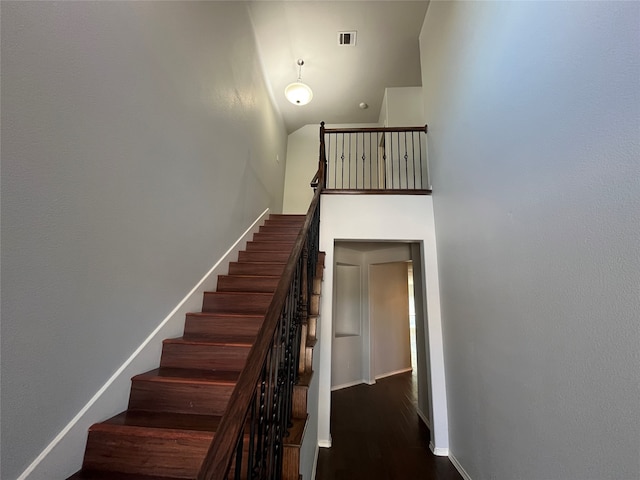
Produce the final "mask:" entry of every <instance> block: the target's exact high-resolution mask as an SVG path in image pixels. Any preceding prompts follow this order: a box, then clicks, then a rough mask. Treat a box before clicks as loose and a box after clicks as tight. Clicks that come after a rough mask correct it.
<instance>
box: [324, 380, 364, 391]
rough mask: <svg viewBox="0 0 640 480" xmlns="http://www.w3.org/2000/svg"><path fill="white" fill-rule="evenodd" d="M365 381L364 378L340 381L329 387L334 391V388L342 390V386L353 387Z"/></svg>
mask: <svg viewBox="0 0 640 480" xmlns="http://www.w3.org/2000/svg"><path fill="white" fill-rule="evenodd" d="M363 383H366V382H365V381H364V380H354V381H353V382H348V383H342V384H340V385H334V386H333V387H331V391H332V392H335V391H336V390H342V389H343V388H349V387H355V386H356V385H362V384H363Z"/></svg>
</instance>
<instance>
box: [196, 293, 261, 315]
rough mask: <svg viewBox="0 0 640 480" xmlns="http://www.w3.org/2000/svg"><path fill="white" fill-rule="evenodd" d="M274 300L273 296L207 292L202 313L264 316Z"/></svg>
mask: <svg viewBox="0 0 640 480" xmlns="http://www.w3.org/2000/svg"><path fill="white" fill-rule="evenodd" d="M272 298H273V295H270V294H260V293H246V294H233V293H227V292H205V293H204V300H203V302H202V311H203V312H206V313H237V314H247V315H264V313H265V312H266V311H267V308H268V307H269V304H270V303H271V299H272Z"/></svg>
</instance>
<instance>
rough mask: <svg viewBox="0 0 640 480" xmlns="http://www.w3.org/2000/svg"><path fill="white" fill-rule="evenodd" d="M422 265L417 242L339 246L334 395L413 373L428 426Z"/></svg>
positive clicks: (336, 252) (334, 316) (334, 315)
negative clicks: (406, 373)
mask: <svg viewBox="0 0 640 480" xmlns="http://www.w3.org/2000/svg"><path fill="white" fill-rule="evenodd" d="M414 260H415V261H414ZM421 261H422V259H421V249H420V244H419V243H417V242H406V241H395V242H390V241H384V242H373V241H372V242H355V241H337V242H335V245H334V267H333V269H334V283H333V302H332V305H333V312H332V323H333V325H332V332H333V334H332V339H331V342H332V347H331V390H332V391H335V390H340V389H343V388H346V387H351V386H354V385H358V384H362V383H365V384H369V385H372V384H374V383H376V381H377V380H380V379H382V378H385V377H388V376H392V375H396V374H400V373H405V372H409V371H411V372H412V374H413V375H414V376H415V384H416V385H417V392H416V395H417V398H418V403H417V405H416V407H417V409H418V412H419V415H420V417H421V418H422V419H423V420H424V422H425V423H426V424H427V425H430V422H429V418H430V416H431V414H430V411H429V408H430V400H429V383H428V379H429V372H428V360H427V359H428V355H427V352H426V341H425V338H426V337H425V336H426V314H425V312H424V305H425V301H424V283H423V280H422V278H415V277H416V276H418V275H420V274H421V268H420V267H419V265H420V263H421ZM416 263H417V264H418V265H417V266H416V265H415V264H416Z"/></svg>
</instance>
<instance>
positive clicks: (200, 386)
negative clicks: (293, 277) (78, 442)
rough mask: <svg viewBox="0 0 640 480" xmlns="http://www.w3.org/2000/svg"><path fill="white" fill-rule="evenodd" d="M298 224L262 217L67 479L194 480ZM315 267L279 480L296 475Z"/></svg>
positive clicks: (92, 434)
mask: <svg viewBox="0 0 640 480" xmlns="http://www.w3.org/2000/svg"><path fill="white" fill-rule="evenodd" d="M304 220H305V216H304V215H270V216H269V218H268V220H266V222H265V224H264V225H262V226H261V227H260V229H259V232H257V233H256V234H255V235H254V237H253V241H251V242H247V245H246V249H245V250H244V251H241V252H240V253H239V256H238V261H237V262H232V263H230V265H229V273H228V275H222V276H219V277H218V286H217V290H216V291H215V292H205V293H204V299H203V303H202V312H198V313H190V314H187V317H186V320H185V327H184V335H183V336H182V337H181V338H173V339H167V340H165V341H164V343H163V348H162V357H161V360H160V365H159V368H157V369H155V370H152V371H150V372H146V373H142V374H140V375H137V376H135V377H133V378H132V380H131V393H130V397H129V406H128V409H127V410H126V411H125V412H122V413H120V414H118V415H116V416H115V417H113V418H110V419H108V420H106V421H104V422H102V423H98V424H95V425H93V426H92V427H91V428H90V429H89V435H88V439H87V446H86V451H85V456H84V462H83V466H82V470H80V471H79V472H77V473H76V474H74V475H73V476H71V477H69V480H80V479H82V480H104V479H112V480H134V479H139V480H175V479H194V480H195V479H197V478H198V473H199V471H200V468H201V466H202V463H203V460H204V458H205V455H206V453H207V451H208V449H209V446H210V444H211V442H212V440H213V438H214V436H215V434H216V429H217V427H218V425H219V423H220V420H221V418H222V415H223V413H224V412H225V409H226V407H227V404H228V400H229V397H230V395H231V392H232V391H233V389H234V386H235V383H236V381H237V379H238V377H239V375H240V372H241V371H242V369H243V368H244V366H245V363H246V358H247V355H248V353H249V350H250V349H251V347H252V345H253V343H254V342H255V340H256V337H257V334H258V332H259V329H260V327H261V325H262V321H263V319H264V315H265V312H266V310H267V308H268V306H269V304H270V302H271V299H272V297H273V292H274V291H275V289H276V287H277V285H278V282H279V280H280V276H281V274H282V272H283V270H284V267H285V264H286V262H287V260H288V258H289V255H290V253H291V251H292V248H293V245H294V243H295V240H296V237H297V235H298V233H299V232H300V229H301V227H302V224H303V223H304ZM323 262H324V255H322V254H320V255H319V257H318V268H317V274H316V278H315V279H314V282H313V294H312V296H311V299H310V302H309V303H310V309H309V315H308V319H307V320H306V321H303V324H302V336H301V345H300V361H299V368H298V373H299V380H298V383H297V385H295V387H294V392H293V407H292V411H293V427H291V428H290V430H289V435H288V436H287V437H286V438H285V439H284V448H283V467H282V468H283V470H282V479H283V480H299V478H300V475H299V461H300V445H301V443H302V439H303V435H304V429H305V425H306V419H307V392H308V387H309V382H310V380H311V376H312V374H313V372H312V369H311V365H312V355H313V346H314V344H315V338H316V337H315V334H316V324H317V318H318V305H319V295H320V283H321V280H322V270H323V268H322V266H323Z"/></svg>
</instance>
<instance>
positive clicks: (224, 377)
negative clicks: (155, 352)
mask: <svg viewBox="0 0 640 480" xmlns="http://www.w3.org/2000/svg"><path fill="white" fill-rule="evenodd" d="M239 376H240V372H234V371H225V370H196V369H190V368H167V367H164V368H156V369H154V370H150V371H148V372H146V373H141V374H140V375H136V376H135V377H133V379H132V380H135V381H147V382H169V383H203V384H224V385H233V384H235V383H236V382H237V381H238V377H239Z"/></svg>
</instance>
